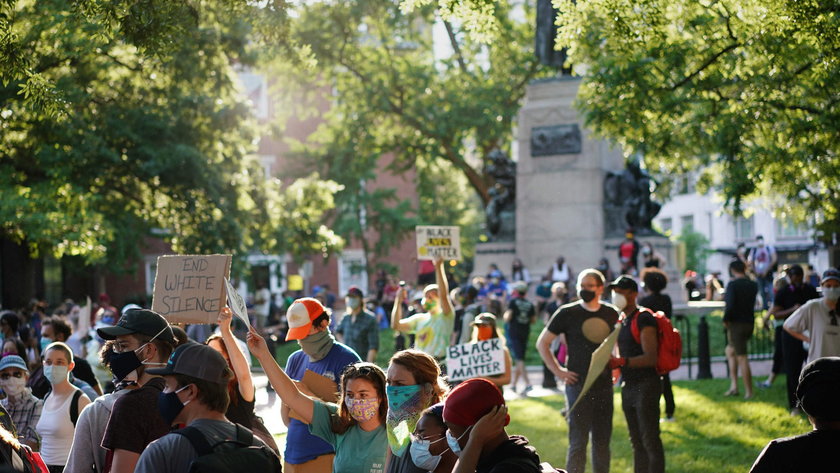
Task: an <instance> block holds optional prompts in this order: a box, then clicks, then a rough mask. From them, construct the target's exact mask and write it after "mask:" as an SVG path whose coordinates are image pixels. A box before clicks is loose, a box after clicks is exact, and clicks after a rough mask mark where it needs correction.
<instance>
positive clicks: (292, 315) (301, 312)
mask: <svg viewBox="0 0 840 473" xmlns="http://www.w3.org/2000/svg"><path fill="white" fill-rule="evenodd" d="M325 311H326V309H325V308H324V306H323V305H321V302H320V301H319V300H318V299H313V298H311V297H304V298H302V299H298V300H296V301H294V302H292V305H291V306H289V310H288V311H286V321H287V322H288V323H289V333H287V334H286V341H289V340H300V339H301V338H306V336H307V335H308V334H309V328H310V327H311V326H312V321H313V320H315V319H317V318H318V317H319V316H320V315H321V314H323V313H324V312H325Z"/></svg>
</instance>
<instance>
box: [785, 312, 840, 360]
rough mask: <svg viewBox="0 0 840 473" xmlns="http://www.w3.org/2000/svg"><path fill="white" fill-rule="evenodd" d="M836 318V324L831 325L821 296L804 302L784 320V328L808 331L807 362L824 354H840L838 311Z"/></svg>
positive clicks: (839, 314)
mask: <svg viewBox="0 0 840 473" xmlns="http://www.w3.org/2000/svg"><path fill="white" fill-rule="evenodd" d="M836 318H837V322H838V325H832V324H831V319H832V317H831V316H830V315H829V309H828V306H827V305H825V298H821V299H812V300H810V301H808V302H806V303H805V304H804V305H803V306H802V307H800V308H798V309H796V312H794V313H793V315H791V316H790V317H788V318H787V320H785V325H784V327H785V328H789V329H791V330H793V331H795V332H805V331H808V332H810V337H811V343H810V347H809V348H808V360H807V362H808V363H810V362H812V361H814V360H816V359H817V358H822V357H824V356H840V312H838V314H837V316H836Z"/></svg>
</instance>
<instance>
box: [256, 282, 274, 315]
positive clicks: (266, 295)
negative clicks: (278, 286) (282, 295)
mask: <svg viewBox="0 0 840 473" xmlns="http://www.w3.org/2000/svg"><path fill="white" fill-rule="evenodd" d="M260 300H261V301H263V302H262V304H256V303H255V304H254V312H256V313H257V315H259V316H262V317H268V310H269V308H270V307H271V291H269V290H268V289H267V288H262V289H260V290H258V291H257V293H256V294H254V302H256V301H260Z"/></svg>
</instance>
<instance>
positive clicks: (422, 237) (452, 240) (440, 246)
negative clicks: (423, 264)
mask: <svg viewBox="0 0 840 473" xmlns="http://www.w3.org/2000/svg"><path fill="white" fill-rule="evenodd" d="M416 231H417V259H418V260H434V259H435V258H437V257H441V258H443V259H445V260H447V259H450V260H452V259H454V260H459V261H460V260H461V229H460V228H459V227H444V226H429V225H427V226H421V225H418V226H417V227H416Z"/></svg>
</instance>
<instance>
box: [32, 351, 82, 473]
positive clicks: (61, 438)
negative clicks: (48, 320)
mask: <svg viewBox="0 0 840 473" xmlns="http://www.w3.org/2000/svg"><path fill="white" fill-rule="evenodd" d="M43 357H44V377H45V378H47V379H48V380H49V382H50V386H51V387H52V391H51V392H50V394H49V395H48V396H47V398H46V399H45V401H44V409H43V411H42V412H41V419H40V420H39V421H38V425H37V426H36V428H35V430H36V431H37V432H38V435H40V436H41V457H42V458H43V459H44V463H46V464H47V467H48V468H49V470H50V473H60V472H62V471H63V470H64V465H65V464H66V463H67V456H68V455H69V454H70V447H71V446H72V445H73V432H74V430H75V427H74V425H73V421H72V420H71V418H70V404H71V403H72V402H73V399H74V398H75V399H77V401H76V402H78V412H81V411H82V409H84V407H85V406H87V405H88V404H90V399H88V397H87V396H85V395H84V394H81V395H80V396H79V397H76V396H74V394H75V393H76V391H77V390H78V388H76V387H75V386H73V385H72V384H70V380H69V379H68V374H69V373H70V371H72V370H73V366H74V364H73V362H72V360H73V351H72V350H71V349H70V347H69V346H67V345H66V344H64V343H61V342H55V343H51V344H50V345H48V346H47V347H46V349H45V350H44V355H43Z"/></svg>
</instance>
